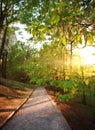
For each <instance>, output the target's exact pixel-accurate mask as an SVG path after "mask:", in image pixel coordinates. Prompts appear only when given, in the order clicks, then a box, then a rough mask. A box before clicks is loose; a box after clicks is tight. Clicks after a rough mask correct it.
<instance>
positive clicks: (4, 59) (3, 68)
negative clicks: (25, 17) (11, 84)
mask: <svg viewBox="0 0 95 130" xmlns="http://www.w3.org/2000/svg"><path fill="white" fill-rule="evenodd" d="M6 36H7V27H6V28H5V30H4V34H3V37H2V43H1V47H0V59H1V61H2V63H1V76H2V77H3V78H6V64H7V50H4V49H5V44H6Z"/></svg>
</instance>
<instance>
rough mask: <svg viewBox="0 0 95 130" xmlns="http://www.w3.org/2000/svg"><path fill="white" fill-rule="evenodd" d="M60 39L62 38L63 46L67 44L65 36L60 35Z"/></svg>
mask: <svg viewBox="0 0 95 130" xmlns="http://www.w3.org/2000/svg"><path fill="white" fill-rule="evenodd" d="M61 40H62V43H63V45H65V46H66V45H67V41H66V38H65V37H62V39H61Z"/></svg>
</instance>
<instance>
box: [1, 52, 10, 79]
mask: <svg viewBox="0 0 95 130" xmlns="http://www.w3.org/2000/svg"><path fill="white" fill-rule="evenodd" d="M7 54H8V53H7V51H6V50H5V51H4V52H3V55H2V68H1V73H2V77H3V78H6V67H7Z"/></svg>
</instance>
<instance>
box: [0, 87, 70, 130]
mask: <svg viewBox="0 0 95 130" xmlns="http://www.w3.org/2000/svg"><path fill="white" fill-rule="evenodd" d="M2 130H71V129H70V127H69V125H68V123H67V121H66V120H65V119H64V117H63V116H62V114H61V112H60V111H59V110H58V108H57V107H56V105H55V104H54V103H53V102H52V100H51V98H50V97H49V95H48V94H47V92H46V90H45V89H44V88H43V87H39V88H37V89H36V90H35V91H34V92H33V94H32V96H31V97H30V99H29V100H28V101H27V102H26V103H25V104H24V105H23V107H22V108H21V109H20V110H19V111H18V112H17V113H16V114H15V115H14V116H13V117H12V118H11V120H9V121H8V122H7V124H6V125H5V126H4V127H3V128H2Z"/></svg>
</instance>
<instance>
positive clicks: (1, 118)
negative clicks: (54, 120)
mask: <svg viewBox="0 0 95 130" xmlns="http://www.w3.org/2000/svg"><path fill="white" fill-rule="evenodd" d="M32 91H33V90H32V89H29V88H27V89H23V90H20V89H17V88H16V89H11V88H8V87H5V86H3V85H0V126H2V124H3V123H4V122H5V121H6V119H8V117H9V115H10V114H11V112H12V111H15V110H16V109H17V107H18V106H20V105H21V104H22V103H23V102H24V100H25V99H26V98H27V97H28V96H29V95H30V93H31V92H32ZM47 92H48V94H49V95H50V96H51V98H52V99H53V101H54V102H55V103H56V105H57V107H58V108H59V109H60V110H61V111H62V114H63V116H64V117H65V118H66V120H67V121H68V123H69V125H70V127H71V128H72V130H95V118H94V119H93V118H92V115H93V113H94V114H95V109H94V108H93V107H90V106H85V105H82V104H79V103H75V102H72V101H69V102H64V101H62V102H60V101H58V99H57V96H56V95H55V94H54V92H53V91H49V90H47ZM91 113H92V115H91ZM90 115H91V116H90ZM93 117H95V116H93Z"/></svg>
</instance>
